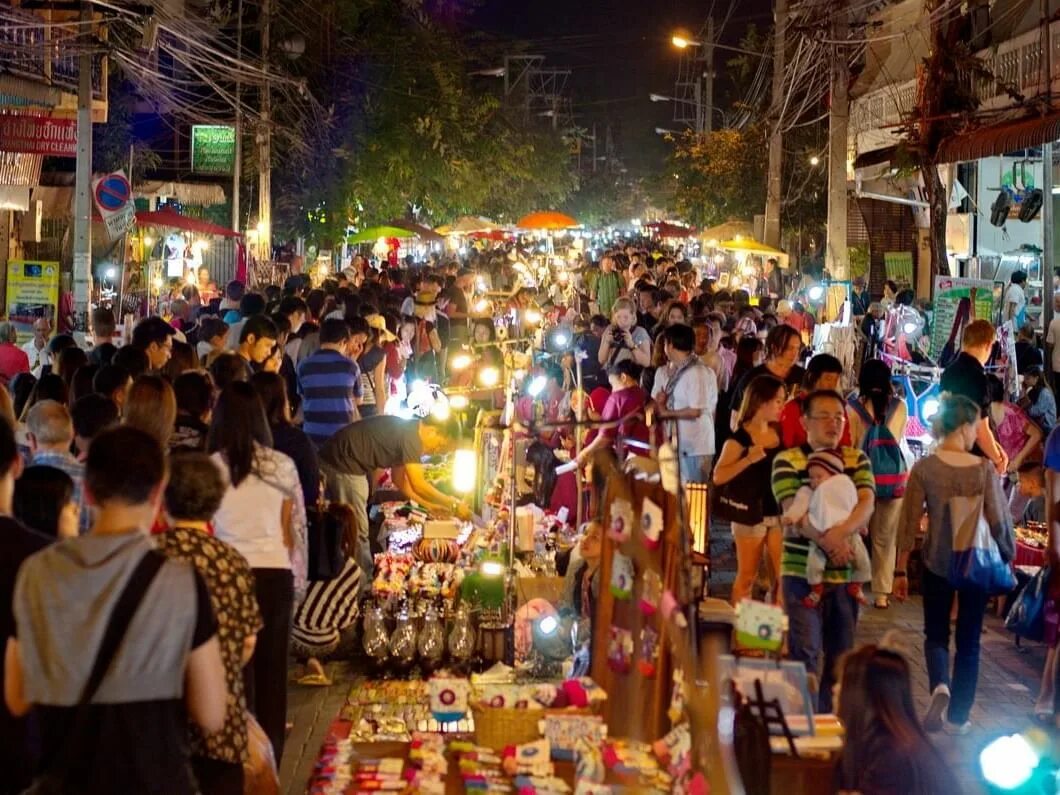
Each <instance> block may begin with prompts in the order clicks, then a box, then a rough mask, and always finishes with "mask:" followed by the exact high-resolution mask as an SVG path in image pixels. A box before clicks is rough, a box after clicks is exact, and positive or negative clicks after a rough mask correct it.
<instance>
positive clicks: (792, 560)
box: [772, 444, 876, 584]
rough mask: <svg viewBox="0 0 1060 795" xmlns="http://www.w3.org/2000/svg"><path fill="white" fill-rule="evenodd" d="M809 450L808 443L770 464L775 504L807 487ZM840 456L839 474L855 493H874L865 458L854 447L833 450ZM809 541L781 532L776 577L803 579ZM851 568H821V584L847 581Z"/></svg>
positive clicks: (869, 470) (870, 468)
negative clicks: (848, 480)
mask: <svg viewBox="0 0 1060 795" xmlns="http://www.w3.org/2000/svg"><path fill="white" fill-rule="evenodd" d="M812 452H813V448H812V447H810V446H809V445H808V444H804V445H802V446H801V447H795V448H792V449H791V450H785V451H784V452H782V453H778V454H777V457H776V458H775V459H774V461H773V478H772V483H773V496H774V497H776V500H777V505H782V504H783V501H784V500H787V499H791V498H793V497H794V496H795V493H796V492H797V491H798V490H799V489H800V488H801V487H803V486H808V485H810V474H809V472H808V471H807V469H808V467H807V463H808V459H809V455H810V453H812ZM837 452H838V453H840V454H841V455H842V457H843V474H844V475H846V476H847V477H849V478H850V479H851V480H853V481H854V485H855V486H857V488H858V491H861V490H862V489H869V490H870V491H872V492H873V494H875V493H876V481H875V479H874V478H873V475H872V467H871V466H870V465H869V459H868V456H866V455H865V453H864V452H863V451H861V450H859V449H857V448H856V447H845V446H844V447H840V448H838V450H837ZM811 543H813V542H812V541H811V540H810V539H808V538H805V537H804V536H801V535H798V531H797V530H795V529H786V530H785V532H784V551H783V553H782V554H781V556H780V574H781V576H786V577H801V578H803V579H805V578H806V562H807V559H808V557H809V553H810V544H811ZM851 571H852V567H851V566H849V565H844V566H833V565H832V564H831V563H829V564H828V566H827V568H825V572H824V577H823V581H824V582H825V583H829V584H835V583H847V582H850V574H851Z"/></svg>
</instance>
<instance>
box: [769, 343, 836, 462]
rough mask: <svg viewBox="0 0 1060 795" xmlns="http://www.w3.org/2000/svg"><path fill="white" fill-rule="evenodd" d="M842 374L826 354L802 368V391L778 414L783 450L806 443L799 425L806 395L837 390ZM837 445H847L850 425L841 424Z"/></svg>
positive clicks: (818, 356)
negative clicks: (804, 371) (817, 391)
mask: <svg viewBox="0 0 1060 795" xmlns="http://www.w3.org/2000/svg"><path fill="white" fill-rule="evenodd" d="M842 374H843V365H842V363H841V362H840V361H839V360H838V359H837V358H836V357H834V356H832V355H831V354H828V353H819V354H817V355H816V356H814V357H813V358H812V359H810V363H809V364H808V365H806V375H805V376H803V381H802V389H801V390H800V391H799V393H798V394H797V395H796V396H795V397H793V398H792V399H791V400H789V401H788V402H787V403H785V404H784V408H783V409H782V410H781V412H780V441H781V443H782V444H783V446H784V449H785V450H790V449H791V448H793V447H801V446H802V445H804V444H806V429H805V428H804V427H803V425H802V402H803V400H804V399H805V398H806V396H807V395H808V394H810V393H811V392H813V391H814V390H817V389H830V390H832V391H834V392H837V391H839V378H840V376H841V375H842ZM839 443H840V444H841V445H846V446H848V447H849V446H850V425H849V424H844V425H843V435H842V437H841V438H840V441H839Z"/></svg>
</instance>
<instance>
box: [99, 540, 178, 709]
mask: <svg viewBox="0 0 1060 795" xmlns="http://www.w3.org/2000/svg"><path fill="white" fill-rule="evenodd" d="M165 562H166V558H165V556H164V555H162V554H161V553H160V552H155V551H151V552H148V553H147V554H146V555H144V556H143V557H142V558H140V562H139V563H138V564H136V568H135V569H133V573H132V576H130V577H129V580H128V582H126V583H125V587H124V588H123V589H122V592H121V595H120V596H119V597H118V601H117V602H116V603H115V605H114V609H113V610H112V611H111V613H110V620H109V621H108V622H107V629H106V631H105V632H104V633H103V640H102V641H101V642H100V644H99V650H98V651H97V652H96V660H95V662H94V663H92V673H91V674H89V676H88V681H87V682H85V687H84V690H82V691H81V701H80V702H79V706H84V705H85V704H88V703H89V702H90V701H91V700H92V697H93V696H94V695H95V694H96V691H97V690H99V686H100V685H101V684H102V683H103V677H104V676H106V674H107V669H109V668H110V664H111V663H112V662H113V661H114V655H115V654H117V652H118V648H119V647H120V646H121V642H122V640H123V639H124V638H125V633H126V631H127V630H128V629H129V624H131V623H132V618H133V616H134V615H136V609H137V608H138V607H139V606H140V602H141V601H143V598H144V595H145V594H146V593H147V589H148V588H149V587H150V586H151V582H152V581H153V580H154V578H155V575H156V574H158V570H159V569H161V568H162V564H163V563H165Z"/></svg>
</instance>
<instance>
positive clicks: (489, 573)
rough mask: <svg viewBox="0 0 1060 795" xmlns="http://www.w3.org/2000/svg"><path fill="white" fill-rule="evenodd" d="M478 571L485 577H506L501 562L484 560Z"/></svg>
mask: <svg viewBox="0 0 1060 795" xmlns="http://www.w3.org/2000/svg"><path fill="white" fill-rule="evenodd" d="M478 570H479V572H480V573H481V574H482V576H484V577H501V576H503V575H504V564H503V563H501V562H500V561H499V560H484V561H482V563H481V565H480V566H479V567H478Z"/></svg>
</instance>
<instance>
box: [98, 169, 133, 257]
mask: <svg viewBox="0 0 1060 795" xmlns="http://www.w3.org/2000/svg"><path fill="white" fill-rule="evenodd" d="M92 196H93V198H94V199H95V201H96V208H97V209H98V210H99V214H100V215H101V216H102V217H103V223H104V224H106V226H107V234H108V235H110V239H111V240H117V239H118V238H119V237H121V236H122V235H124V234H125V233H126V232H128V231H129V228H130V227H132V225H133V223H134V222H135V221H136V206H135V205H134V204H133V200H132V186H131V185H130V184H129V180H128V179H126V178H125V172H124V171H116V172H114V173H113V174H105V175H104V176H102V177H98V178H96V179H94V180H92Z"/></svg>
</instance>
